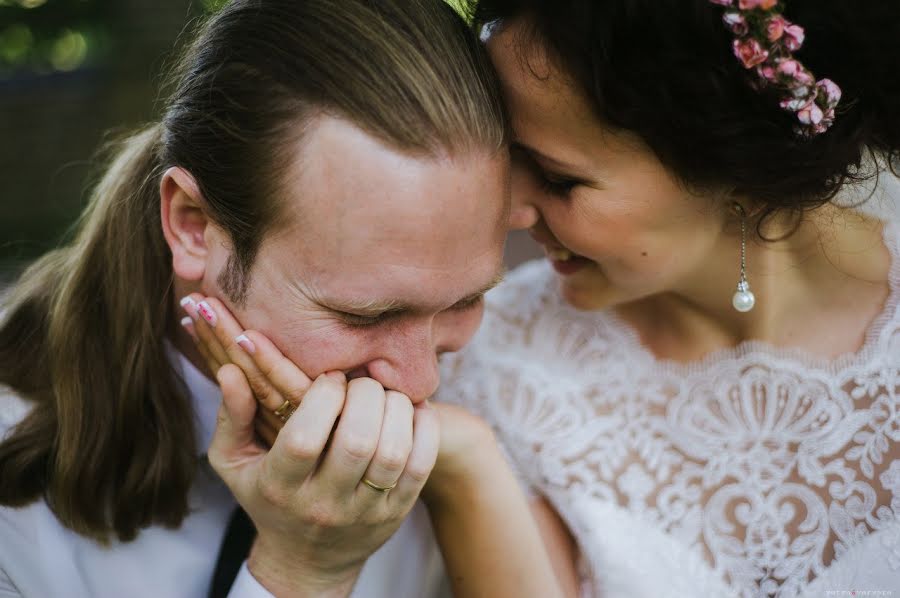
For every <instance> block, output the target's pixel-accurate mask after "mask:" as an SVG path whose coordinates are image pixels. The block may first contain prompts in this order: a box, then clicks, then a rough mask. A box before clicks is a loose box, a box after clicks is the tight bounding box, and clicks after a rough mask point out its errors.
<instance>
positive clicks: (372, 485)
mask: <svg viewBox="0 0 900 598" xmlns="http://www.w3.org/2000/svg"><path fill="white" fill-rule="evenodd" d="M362 483H363V484H365V485H366V486H368V487H369V488H371V489H372V490H376V491H378V492H382V493H384V492H390V491H391V490H393V489H394V488H395V487H396V486H397V482H394V483H393V484H391V485H390V486H379V485H378V484H376V483H375V482H373V481H371V480H370V479H368V478H363V479H362Z"/></svg>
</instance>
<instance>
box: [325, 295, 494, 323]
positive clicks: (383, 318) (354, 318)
mask: <svg viewBox="0 0 900 598" xmlns="http://www.w3.org/2000/svg"><path fill="white" fill-rule="evenodd" d="M483 300H484V295H479V296H478V297H473V298H471V299H467V300H465V301H461V302H459V303H457V304H456V305H453V306H452V307H450V308H448V309H447V310H446V311H454V312H465V311H468V310H470V309H474V308H475V307H478V306H479V305H481V303H482V301H483ZM335 313H337V315H338V317H339V318H340V319H341V321H342V322H343V323H344V325H345V326H347V327H348V328H374V327H375V326H378V325H380V324H384V323H385V322H387V321H389V320H394V319H397V318H399V317H401V316H403V315H404V314H406V313H407V312H405V311H399V310H398V311H389V312H385V313H382V314H378V315H375V316H361V315H358V314H351V313H348V312H342V311H339V312H335Z"/></svg>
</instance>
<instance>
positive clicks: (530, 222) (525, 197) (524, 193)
mask: <svg viewBox="0 0 900 598" xmlns="http://www.w3.org/2000/svg"><path fill="white" fill-rule="evenodd" d="M510 178H511V180H510V183H511V184H510V191H511V194H512V204H511V207H510V212H509V228H510V230H521V229H526V228H531V227H532V226H534V225H535V224H536V223H537V221H538V220H539V219H540V215H539V214H538V211H537V208H535V207H534V202H533V201H532V200H533V199H534V198H535V191H536V184H535V180H534V179H535V177H534V174H533V173H532V172H531V170H530V169H529V168H528V167H527V166H526V165H525V164H524V163H522V162H521V161H520V160H515V159H514V160H513V163H512V170H511V172H510Z"/></svg>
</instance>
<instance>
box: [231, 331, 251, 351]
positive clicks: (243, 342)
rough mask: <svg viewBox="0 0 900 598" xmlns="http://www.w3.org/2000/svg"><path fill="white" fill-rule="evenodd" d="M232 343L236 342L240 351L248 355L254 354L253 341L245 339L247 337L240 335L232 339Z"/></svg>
mask: <svg viewBox="0 0 900 598" xmlns="http://www.w3.org/2000/svg"><path fill="white" fill-rule="evenodd" d="M234 342H236V343H237V344H238V346H239V347H240V348H241V349H243V350H244V351H246V352H247V353H249V354H250V355H253V354H254V353H256V345H254V344H253V341H251V340H250V339H249V338H247V335H245V334H241V335H238V336H236V337H234Z"/></svg>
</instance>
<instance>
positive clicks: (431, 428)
mask: <svg viewBox="0 0 900 598" xmlns="http://www.w3.org/2000/svg"><path fill="white" fill-rule="evenodd" d="M440 444H441V426H440V419H439V417H438V413H437V411H435V410H434V409H433V408H431V407H430V406H428V403H420V404H418V405H416V406H415V414H414V416H413V446H412V450H411V451H410V453H409V459H407V461H406V468H405V469H404V470H403V474H402V475H401V476H400V479H399V480H398V481H397V486H396V487H395V488H394V489H393V490H391V491H390V492H389V493H388V502H389V504H390V503H393V504H398V505H408V504H409V505H411V504H412V503H413V502H414V501H415V500H416V499H417V498H418V497H419V494H420V493H421V492H422V488H423V487H424V486H425V482H427V481H428V476H429V475H431V470H432V469H434V464H435V463H436V462H437V456H438V448H439V447H440Z"/></svg>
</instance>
